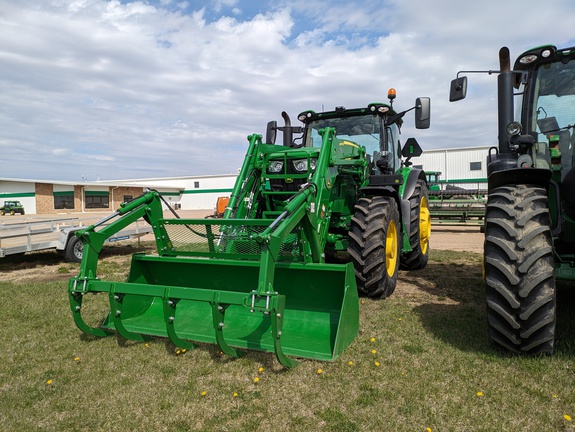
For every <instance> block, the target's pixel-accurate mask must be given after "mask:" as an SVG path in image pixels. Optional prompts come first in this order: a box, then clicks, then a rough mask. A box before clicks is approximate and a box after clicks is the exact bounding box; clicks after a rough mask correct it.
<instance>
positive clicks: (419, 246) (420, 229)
mask: <svg viewBox="0 0 575 432" xmlns="http://www.w3.org/2000/svg"><path fill="white" fill-rule="evenodd" d="M428 202H429V199H428V191H427V185H426V184H425V182H424V181H423V180H418V181H417V185H416V186H415V190H414V191H413V194H412V195H411V197H410V198H409V204H410V212H409V224H410V228H409V245H410V246H411V251H409V252H405V253H404V254H402V255H401V260H400V262H399V268H400V269H401V270H421V269H423V268H424V267H425V266H426V265H427V261H428V259H429V237H430V236H431V216H430V214H429V207H428Z"/></svg>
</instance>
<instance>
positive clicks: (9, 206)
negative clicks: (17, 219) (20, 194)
mask: <svg viewBox="0 0 575 432" xmlns="http://www.w3.org/2000/svg"><path fill="white" fill-rule="evenodd" d="M6 213H8V214H9V215H12V216H13V215H15V214H16V213H20V214H21V215H23V214H24V206H23V205H22V204H21V203H20V201H4V205H3V206H2V207H0V216H4V215H5V214H6Z"/></svg>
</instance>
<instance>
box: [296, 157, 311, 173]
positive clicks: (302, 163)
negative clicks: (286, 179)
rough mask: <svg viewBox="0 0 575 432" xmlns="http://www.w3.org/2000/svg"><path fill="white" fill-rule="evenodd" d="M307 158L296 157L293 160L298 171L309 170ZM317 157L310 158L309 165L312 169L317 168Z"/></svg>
mask: <svg viewBox="0 0 575 432" xmlns="http://www.w3.org/2000/svg"><path fill="white" fill-rule="evenodd" d="M307 161H308V160H307V159H296V160H294V161H293V167H294V169H295V170H296V171H297V172H306V171H307V170H308V163H307ZM316 161H317V160H316V159H310V160H309V166H310V167H311V170H312V171H313V170H315V164H316Z"/></svg>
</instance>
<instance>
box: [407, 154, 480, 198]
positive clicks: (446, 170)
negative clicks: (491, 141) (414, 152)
mask: <svg viewBox="0 0 575 432" xmlns="http://www.w3.org/2000/svg"><path fill="white" fill-rule="evenodd" d="M490 147H491V146H481V147H461V148H450V149H440V150H424V151H423V154H422V155H421V156H419V157H415V158H412V159H411V161H412V162H413V165H414V166H415V167H417V168H422V169H423V170H425V171H426V172H430V171H435V172H440V173H441V176H440V180H441V182H442V183H443V182H448V183H457V185H458V186H461V187H465V188H477V187H478V184H480V183H485V182H486V181H487V156H488V154H489V148H490ZM466 180H467V181H466Z"/></svg>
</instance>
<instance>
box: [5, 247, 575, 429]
mask: <svg viewBox="0 0 575 432" xmlns="http://www.w3.org/2000/svg"><path fill="white" fill-rule="evenodd" d="M4 260H5V261H0V274H2V278H1V279H0V280H1V282H0V293H1V302H0V325H1V330H0V430H1V431H108V430H110V431H111V430H114V431H115V430H130V431H131V430H134V431H139V430H142V431H143V430H145V431H426V430H431V431H433V432H440V431H575V385H574V380H575V361H574V360H575V314H573V313H572V311H573V308H574V306H575V293H573V292H570V291H569V286H568V285H567V286H565V287H561V288H562V289H561V290H560V291H559V308H558V342H557V349H556V354H555V355H554V356H546V357H536V358H525V357H517V356H512V355H508V354H505V353H501V352H499V351H497V350H495V349H494V348H493V347H492V346H491V345H490V343H489V341H488V338H487V328H486V322H485V306H484V297H483V288H482V282H481V255H479V254H465V253H453V252H443V251H432V252H431V257H430V263H429V265H428V267H427V268H426V269H425V270H423V271H420V272H401V273H400V282H399V283H398V287H397V290H396V292H395V293H394V294H393V295H392V297H390V298H389V299H387V300H380V301H374V300H369V299H363V300H361V305H360V321H361V324H360V334H359V336H358V337H357V338H356V340H355V341H354V342H353V343H352V344H351V346H350V347H349V348H348V349H347V350H345V351H344V353H343V354H342V356H341V357H340V358H338V359H337V360H336V361H335V362H333V363H325V362H319V361H312V360H303V361H302V362H301V364H300V365H299V366H298V367H296V368H294V369H292V370H286V369H284V368H282V367H281V366H280V365H279V364H278V362H277V361H276V359H275V357H274V355H273V354H270V353H260V352H253V351H252V352H248V353H247V354H246V355H245V356H243V357H242V358H239V359H232V358H229V357H226V356H224V355H221V354H220V353H219V351H218V349H217V347H215V346H212V345H200V346H199V348H197V349H195V350H193V351H187V352H185V353H182V352H181V351H177V350H176V349H175V348H174V347H173V346H172V345H171V344H170V343H169V342H166V340H163V339H154V340H152V341H151V342H150V343H148V344H143V343H133V342H127V341H123V340H119V339H118V338H116V337H115V336H112V337H107V338H91V337H88V336H86V335H83V334H82V333H81V332H80V330H78V329H77V328H76V327H75V325H74V323H73V321H72V316H71V312H70V310H69V304H68V298H67V291H66V290H67V280H68V279H69V278H70V277H72V276H73V275H75V274H76V273H77V269H78V265H76V264H69V263H65V262H64V261H62V260H61V259H60V258H59V257H58V255H57V254H55V253H40V254H34V257H33V258H32V256H29V257H26V259H24V258H13V259H8V258H5V259H4ZM128 266H129V255H128V254H124V255H121V254H120V255H116V254H114V253H108V254H107V256H106V257H105V259H104V260H103V261H102V262H101V265H100V277H101V278H102V279H108V280H121V279H122V278H123V277H124V276H125V274H126V273H127V268H128ZM100 297H102V296H94V301H95V302H97V301H99V298H100ZM88 300H91V299H87V300H86V302H87V301H88ZM102 318H103V317H102ZM178 352H179V354H178ZM571 417H572V418H573V421H571V420H570V418H571Z"/></svg>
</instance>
